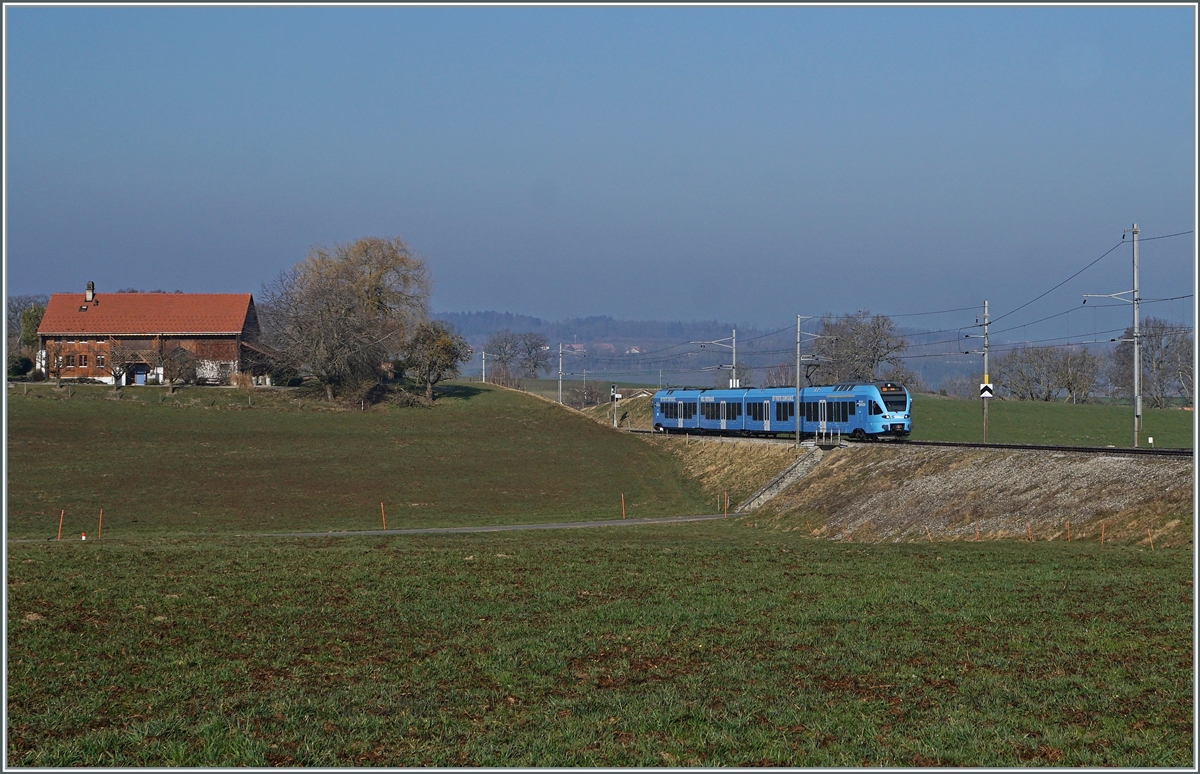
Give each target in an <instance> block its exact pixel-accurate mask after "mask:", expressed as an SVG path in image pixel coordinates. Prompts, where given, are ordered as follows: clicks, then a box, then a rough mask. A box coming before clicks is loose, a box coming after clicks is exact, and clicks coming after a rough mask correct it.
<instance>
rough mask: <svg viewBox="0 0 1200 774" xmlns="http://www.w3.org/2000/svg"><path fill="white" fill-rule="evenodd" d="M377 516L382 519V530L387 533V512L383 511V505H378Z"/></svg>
mask: <svg viewBox="0 0 1200 774" xmlns="http://www.w3.org/2000/svg"><path fill="white" fill-rule="evenodd" d="M379 515H380V516H382V517H383V529H384V531H385V532H386V531H387V511H385V510H384V509H383V503H380V504H379Z"/></svg>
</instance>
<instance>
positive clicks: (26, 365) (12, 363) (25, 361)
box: [8, 353, 33, 376]
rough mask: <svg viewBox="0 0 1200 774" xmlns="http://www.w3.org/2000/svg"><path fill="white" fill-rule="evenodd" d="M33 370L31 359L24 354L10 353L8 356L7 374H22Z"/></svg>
mask: <svg viewBox="0 0 1200 774" xmlns="http://www.w3.org/2000/svg"><path fill="white" fill-rule="evenodd" d="M32 370H33V361H32V360H30V359H29V358H27V357H25V356H24V355H18V354H15V353H13V354H10V355H9V356H8V375H9V376H24V375H25V374H27V373H29V372H30V371H32Z"/></svg>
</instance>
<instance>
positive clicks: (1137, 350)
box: [1130, 223, 1142, 449]
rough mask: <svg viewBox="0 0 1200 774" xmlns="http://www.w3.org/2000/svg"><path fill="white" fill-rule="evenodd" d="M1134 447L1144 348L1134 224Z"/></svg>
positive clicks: (1138, 431) (1138, 429)
mask: <svg viewBox="0 0 1200 774" xmlns="http://www.w3.org/2000/svg"><path fill="white" fill-rule="evenodd" d="M1130 231H1132V232H1133V448H1135V449H1136V448H1137V446H1138V439H1139V438H1141V435H1142V348H1141V344H1142V341H1141V336H1139V335H1138V323H1139V318H1138V304H1139V303H1141V300H1142V299H1141V298H1139V297H1138V244H1137V243H1138V225H1137V224H1136V223H1134V224H1133V228H1132V229H1130Z"/></svg>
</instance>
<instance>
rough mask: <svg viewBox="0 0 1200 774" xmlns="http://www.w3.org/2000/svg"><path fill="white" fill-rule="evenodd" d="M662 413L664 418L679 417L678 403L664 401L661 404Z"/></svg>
mask: <svg viewBox="0 0 1200 774" xmlns="http://www.w3.org/2000/svg"><path fill="white" fill-rule="evenodd" d="M662 415H663V418H664V419H679V404H678V403H664V404H662Z"/></svg>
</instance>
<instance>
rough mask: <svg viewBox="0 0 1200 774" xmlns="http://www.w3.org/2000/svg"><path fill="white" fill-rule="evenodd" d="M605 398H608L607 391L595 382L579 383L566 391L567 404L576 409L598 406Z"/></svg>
mask: <svg viewBox="0 0 1200 774" xmlns="http://www.w3.org/2000/svg"><path fill="white" fill-rule="evenodd" d="M606 400H608V393H607V392H605V391H604V390H603V388H602V387H601V386H600V385H599V384H597V383H595V382H592V383H591V384H581V385H579V386H578V387H575V388H574V389H572V390H571V391H570V392H569V393H567V405H569V406H571V407H572V408H577V409H585V408H588V407H589V406H599V405H600V404H601V402H603V401H606Z"/></svg>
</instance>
